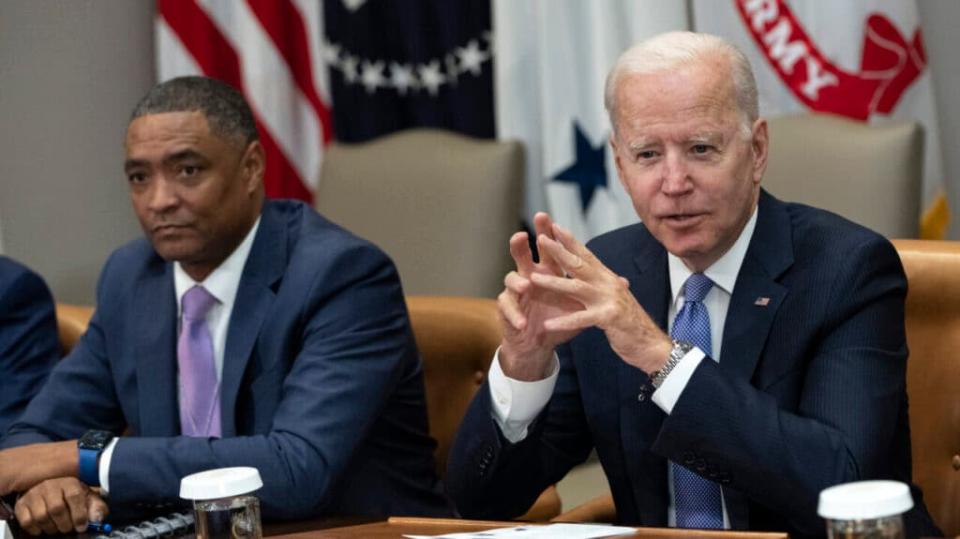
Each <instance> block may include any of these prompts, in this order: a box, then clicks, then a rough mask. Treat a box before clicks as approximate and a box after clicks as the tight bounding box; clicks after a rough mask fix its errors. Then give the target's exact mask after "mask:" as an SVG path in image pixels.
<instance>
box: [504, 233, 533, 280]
mask: <svg viewBox="0 0 960 539" xmlns="http://www.w3.org/2000/svg"><path fill="white" fill-rule="evenodd" d="M510 256H511V257H513V261H514V263H515V264H516V265H517V271H519V272H520V273H521V274H523V275H530V274H531V273H533V268H534V264H533V253H532V252H531V251H530V237H529V235H527V233H526V232H517V233H516V234H514V235H513V236H510Z"/></svg>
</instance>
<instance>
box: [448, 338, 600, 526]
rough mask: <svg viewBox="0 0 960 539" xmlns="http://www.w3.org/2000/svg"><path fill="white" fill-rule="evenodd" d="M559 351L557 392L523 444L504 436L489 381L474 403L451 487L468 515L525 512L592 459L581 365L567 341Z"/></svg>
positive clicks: (456, 449)
mask: <svg viewBox="0 0 960 539" xmlns="http://www.w3.org/2000/svg"><path fill="white" fill-rule="evenodd" d="M557 352H558V355H559V356H560V373H559V375H558V377H557V385H556V387H555V388H554V392H553V395H552V396H551V397H550V401H549V402H548V403H547V406H546V407H545V408H544V410H543V411H542V412H541V413H540V415H539V416H538V418H537V419H536V420H535V421H534V423H533V424H531V426H530V427H529V429H528V433H527V436H526V437H525V438H524V439H523V440H521V441H520V442H519V443H517V444H512V443H510V442H509V441H508V440H507V439H506V438H504V437H503V435H502V433H501V431H500V427H499V426H498V425H497V424H496V422H495V421H494V420H493V415H492V403H491V402H490V387H489V385H488V384H487V383H485V384H484V385H483V386H482V387H481V388H480V390H479V391H478V393H477V395H476V397H474V399H473V401H472V402H471V404H470V407H469V409H468V410H467V414H466V416H465V417H464V420H463V423H462V424H461V426H460V428H459V430H458V431H457V435H456V438H455V440H454V443H453V446H452V448H451V450H450V458H449V461H448V463H447V477H446V481H447V488H448V491H449V493H450V496H451V498H452V499H453V501H454V504H455V505H456V507H457V510H458V511H459V512H460V514H461V515H462V516H464V517H467V518H486V519H504V518H514V517H517V516H520V515H522V514H523V513H524V512H526V511H527V510H528V509H529V508H530V506H531V505H532V504H533V502H534V501H535V500H536V499H537V496H539V495H540V493H541V492H543V490H544V489H545V488H546V487H547V486H549V485H552V484H554V483H556V482H557V481H559V480H560V479H561V478H562V477H563V476H564V475H566V473H567V472H568V471H569V470H570V469H571V468H572V467H574V466H576V465H577V464H579V463H581V462H583V461H584V460H586V458H587V455H588V454H589V452H590V449H591V448H592V447H593V442H592V440H591V437H590V434H589V431H588V429H587V424H586V420H585V419H584V416H583V406H582V404H581V402H580V393H579V387H578V384H577V375H576V369H575V367H574V363H573V361H571V360H570V358H569V353H568V350H567V347H566V346H561V347H559V348H558V350H557ZM544 433H547V435H546V436H545V434H544Z"/></svg>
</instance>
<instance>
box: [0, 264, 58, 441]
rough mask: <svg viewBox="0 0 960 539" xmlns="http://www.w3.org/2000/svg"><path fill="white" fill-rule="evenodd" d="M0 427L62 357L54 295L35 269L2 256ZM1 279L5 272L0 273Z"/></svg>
mask: <svg viewBox="0 0 960 539" xmlns="http://www.w3.org/2000/svg"><path fill="white" fill-rule="evenodd" d="M0 263H2V265H0V271H2V272H3V273H7V274H8V275H7V276H6V277H5V279H6V280H7V282H6V283H4V284H3V285H2V290H0V433H3V432H4V431H5V430H6V429H7V427H8V426H9V425H10V423H11V422H12V421H13V420H14V419H16V418H17V417H18V416H19V415H20V413H21V412H23V410H24V408H25V407H26V405H27V403H28V402H29V401H30V399H31V398H32V397H33V396H34V395H35V394H36V393H37V391H39V390H40V387H41V386H42V385H43V382H44V381H45V380H46V379H47V375H48V374H49V372H50V370H51V369H52V368H53V366H54V365H55V364H56V362H57V359H59V357H60V342H59V340H58V338H57V321H56V317H55V315H54V308H53V298H52V297H51V295H50V291H49V290H48V289H47V286H46V284H44V282H43V279H41V278H40V277H39V276H38V275H36V274H35V273H33V272H30V271H29V270H26V269H25V268H22V267H20V266H18V265H13V264H12V263H7V262H6V261H4V260H0ZM0 279H3V278H0Z"/></svg>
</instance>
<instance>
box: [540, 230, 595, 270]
mask: <svg viewBox="0 0 960 539" xmlns="http://www.w3.org/2000/svg"><path fill="white" fill-rule="evenodd" d="M540 238H542V241H540V242H539V243H538V245H539V246H540V250H541V252H546V253H547V254H549V256H550V258H551V259H553V260H554V261H556V264H557V267H558V268H559V271H558V272H557V274H566V275H572V276H574V277H581V278H585V279H589V278H590V276H591V275H592V274H593V272H592V271H591V270H590V267H589V264H587V261H586V260H584V259H583V258H582V257H580V256H577V255H575V254H573V253H571V252H570V251H568V250H567V249H566V248H565V247H564V246H563V245H561V244H560V242H558V241H556V240H552V239H550V238H547V237H546V236H540Z"/></svg>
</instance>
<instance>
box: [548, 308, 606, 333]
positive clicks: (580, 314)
mask: <svg viewBox="0 0 960 539" xmlns="http://www.w3.org/2000/svg"><path fill="white" fill-rule="evenodd" d="M596 319H597V316H596V314H595V313H594V312H593V311H590V310H583V311H576V312H573V313H570V314H565V315H563V316H558V317H556V318H551V319H549V320H544V322H543V327H544V328H545V329H546V330H547V331H574V330H581V329H586V328H589V327H593V326H596V325H597V322H596Z"/></svg>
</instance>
